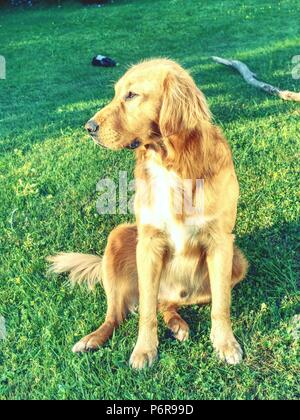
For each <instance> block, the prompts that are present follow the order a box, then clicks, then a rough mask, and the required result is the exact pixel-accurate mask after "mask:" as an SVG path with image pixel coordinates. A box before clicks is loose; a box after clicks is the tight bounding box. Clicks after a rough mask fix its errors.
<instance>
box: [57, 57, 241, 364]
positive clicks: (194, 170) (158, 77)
mask: <svg viewBox="0 0 300 420" xmlns="http://www.w3.org/2000/svg"><path fill="white" fill-rule="evenodd" d="M115 90H116V93H115V97H114V99H113V100H112V102H111V103H110V104H109V105H108V106H107V107H105V108H104V109H102V110H101V111H100V112H99V113H97V114H96V115H95V116H94V117H93V119H92V120H91V121H92V123H93V124H94V125H95V124H96V126H97V130H96V131H95V132H93V133H92V135H93V138H94V140H95V141H96V142H97V143H99V144H101V145H102V146H104V147H107V148H110V149H113V150H118V149H122V148H124V147H127V146H129V145H131V144H132V143H133V141H134V140H136V139H138V141H139V147H138V148H137V150H136V159H137V162H136V169H135V177H136V179H137V191H136V198H135V214H136V224H134V225H122V226H119V227H117V228H116V229H115V230H114V231H113V232H112V233H111V235H110V237H109V239H108V244H107V247H106V250H105V253H104V256H103V258H100V257H92V256H84V255H80V254H71V255H69V254H60V255H58V256H56V257H51V258H50V261H51V262H52V264H53V265H52V270H53V271H55V272H59V273H61V272H70V276H71V280H72V281H73V282H76V281H79V282H82V280H83V279H84V278H86V279H87V280H88V282H89V284H90V286H91V285H93V284H94V283H95V282H98V281H100V280H101V282H102V284H103V287H104V289H105V291H106V295H107V304H108V309H107V315H106V319H105V322H104V323H103V324H102V325H101V326H100V328H99V329H98V330H97V331H95V332H93V333H92V334H90V335H88V336H87V337H85V338H83V339H82V340H81V341H80V342H79V343H77V344H76V345H75V347H74V349H73V350H74V352H82V351H88V350H94V349H97V348H98V347H99V346H101V345H102V344H103V343H104V342H105V341H106V340H107V339H108V338H109V337H110V336H111V335H112V333H113V331H114V329H115V328H116V327H117V326H118V325H120V323H121V322H122V321H123V320H124V318H125V317H126V314H127V313H128V312H129V311H130V310H132V309H133V308H134V307H135V306H136V305H137V304H139V312H140V323H139V335H138V340H137V343H136V346H135V349H134V351H133V353H132V356H131V359H130V363H131V365H132V367H134V368H143V367H144V366H146V365H151V364H152V363H153V361H154V360H155V358H156V355H157V347H158V335H157V309H159V310H160V311H161V312H162V314H163V317H164V320H165V322H166V324H167V326H168V327H169V328H170V329H171V330H172V331H173V333H174V335H175V337H176V338H178V339H179V340H186V339H187V338H188V335H189V327H188V325H187V323H186V322H185V321H184V320H183V319H182V318H181V317H180V315H179V314H178V312H177V310H178V308H179V307H181V306H183V305H191V304H204V303H209V302H212V333H211V339H212V343H213V346H214V348H215V349H216V351H217V353H218V355H219V357H220V358H221V359H222V360H224V361H226V362H228V363H230V364H236V363H239V362H240V361H241V359H242V350H241V348H240V346H239V344H238V343H237V341H236V339H235V337H234V335H233V332H232V327H231V321H230V304H231V289H232V287H234V286H235V285H236V284H237V283H239V282H240V281H241V280H242V279H243V278H244V277H245V274H246V271H247V261H246V259H245V257H244V256H243V254H242V252H241V251H240V250H239V249H238V248H237V247H236V246H235V245H234V236H233V234H232V231H233V228H234V226H235V222H236V213H237V201H238V196H239V186H238V182H237V178H236V175H235V170H234V166H233V161H232V156H231V152H230V148H229V146H228V144H227V142H226V140H225V138H224V136H223V134H222V133H221V131H220V130H219V128H218V127H216V126H215V125H214V124H213V122H212V118H211V113H210V111H209V108H208V105H207V103H206V100H205V98H204V95H203V94H202V92H201V91H200V90H199V89H198V88H197V86H196V85H195V83H194V81H193V79H192V78H191V76H190V75H189V74H188V73H187V72H186V71H185V70H184V69H183V68H181V67H180V66H179V65H178V64H176V63H174V62H172V61H169V60H162V59H159V60H150V61H146V62H143V63H141V64H138V65H137V66H134V67H133V68H131V69H130V70H129V71H128V72H127V73H126V74H125V75H124V76H123V77H122V78H121V79H120V81H119V82H118V83H117V84H116V89H115ZM88 124H89V123H88ZM87 128H89V126H88V127H87ZM199 179H203V180H204V208H203V211H202V212H200V211H199V210H198V209H197V208H196V207H193V206H192V207H191V208H189V209H188V210H187V209H186V208H184V206H183V207H181V208H180V209H181V210H182V211H178V208H176V209H175V208H174V202H175V201H176V200H177V201H178V198H180V197H181V196H182V191H183V186H184V182H185V181H184V180H190V182H191V185H192V197H191V201H192V203H195V201H196V194H197V188H196V185H197V180H199ZM145 185H146V186H147V188H144V186H145Z"/></svg>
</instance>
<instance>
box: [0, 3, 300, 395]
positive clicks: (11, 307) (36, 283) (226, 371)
mask: <svg viewBox="0 0 300 420" xmlns="http://www.w3.org/2000/svg"><path fill="white" fill-rule="evenodd" d="M245 3H247V6H245ZM299 14H300V5H299V1H298V0H281V1H278V0H266V1H264V2H261V1H259V0H252V1H248V2H245V1H239V0H228V1H226V2H224V1H220V0H214V1H210V2H199V1H192V0H185V1H184V0H170V1H166V0H151V1H147V0H137V1H133V0H127V1H126V0H124V1H118V0H115V1H114V3H113V4H110V5H107V6H105V7H102V8H94V7H87V8H84V7H82V6H81V5H80V4H72V3H70V4H69V3H63V7H61V8H57V7H52V8H32V9H30V10H22V9H19V10H6V9H4V10H1V15H0V39H1V46H0V54H1V55H3V56H5V57H6V60H7V79H6V80H5V81H4V80H0V191H1V199H0V228H1V237H0V246H1V265H0V284H1V288H0V315H3V316H4V317H5V319H6V322H7V330H8V336H7V339H6V340H5V341H2V342H0V399H8V398H13V399H23V398H26V399H39V398H41V399H46V398H51V399H76V398H78V399H84V398H85V399H104V398H105V399H114V398H116V399H118V398H119V399H150V398H155V399H163V398H168V399H177V398H179V399H221V398H222V399H287V398H288V399H295V398H299V396H300V387H299V385H300V384H299V358H298V356H299V344H298V343H297V341H296V338H294V337H293V334H292V327H291V322H292V318H293V317H294V315H295V314H297V313H299V306H300V305H299V294H298V292H297V278H298V276H299V270H298V268H297V261H296V253H297V230H298V221H297V218H298V216H299V200H298V199H297V193H298V184H299V164H298V160H297V159H298V158H299V155H298V157H297V153H298V152H299V139H300V134H299V133H300V124H299V115H300V111H299V105H298V104H296V103H287V102H282V101H280V100H279V99H277V98H274V97H269V96H267V95H265V94H264V93H262V92H260V91H257V90H255V89H253V88H251V87H249V86H247V85H246V84H245V83H244V81H243V80H242V78H241V77H240V76H238V75H237V74H236V73H235V72H234V71H231V70H230V69H227V68H224V67H222V66H218V65H216V64H214V63H213V62H212V61H211V60H210V56H211V55H220V56H224V57H229V58H230V57H234V58H237V59H241V60H244V61H245V62H247V63H248V64H249V65H250V67H252V68H253V70H255V71H256V72H257V73H258V74H259V75H260V76H261V78H263V79H264V80H266V81H269V82H272V83H273V84H275V85H280V86H282V87H283V88H284V89H291V90H297V91H299V90H300V81H299V80H293V78H292V76H291V71H292V67H293V65H292V57H293V56H294V55H297V54H300V45H299V37H300V27H299ZM97 53H104V54H108V55H110V56H111V57H113V58H116V59H117V60H118V61H119V63H120V66H118V67H116V68H114V69H97V68H93V67H92V66H91V65H90V60H91V58H92V57H93V55H94V54H97ZM154 56H167V57H170V58H173V59H175V60H178V61H179V62H180V63H181V64H183V65H184V66H185V67H186V68H188V69H189V70H190V71H191V72H192V74H193V76H194V78H195V79H196V81H197V83H198V85H199V86H200V87H201V88H202V90H203V91H204V93H205V94H206V95H207V97H208V101H209V104H210V106H211V108H212V111H213V113H214V115H215V119H216V122H217V123H218V124H219V125H221V126H222V128H223V130H224V132H225V134H226V136H227V138H228V140H229V142H230V145H231V147H232V150H233V155H234V160H235V164H236V170H237V173H238V177H239V181H240V185H241V199H240V204H239V217H238V224H237V228H236V234H237V241H238V243H239V244H240V246H241V247H242V249H243V250H244V252H245V253H246V255H247V257H248V258H249V260H250V263H251V269H250V272H249V274H248V276H247V281H245V282H244V283H243V284H241V285H240V286H239V287H238V288H237V289H236V290H235V291H234V293H233V308H232V318H233V325H234V331H235V333H236V335H237V336H238V338H239V340H240V342H241V343H242V345H243V348H244V350H245V354H246V357H245V361H244V363H243V364H242V365H240V366H237V367H229V366H225V365H223V364H222V363H220V362H219V361H218V360H217V359H216V357H215V356H214V354H213V352H212V348H211V345H210V342H209V328H210V320H209V311H210V309H209V307H203V308H199V307H196V306H195V307H190V308H186V309H184V310H182V314H183V316H184V318H185V319H186V320H187V321H188V322H189V323H190V324H191V328H192V336H191V339H190V341H189V342H188V343H185V344H180V343H178V342H175V341H174V340H173V339H172V338H170V336H169V335H168V334H167V331H166V328H165V327H164V325H163V324H162V323H161V322H160V341H161V343H160V359H159V361H158V362H157V363H156V364H155V366H154V367H153V368H152V369H151V370H147V371H144V372H134V371H132V370H130V369H129V367H128V359H129V356H130V353H131V351H132V348H133V346H134V344H135V340H136V337H137V325H138V316H137V315H133V316H131V317H130V318H129V320H128V321H127V322H126V323H124V324H123V325H122V327H121V328H120V329H119V330H118V331H117V332H116V333H115V335H114V337H113V338H112V340H111V341H110V342H109V343H108V344H107V345H106V346H104V347H103V348H102V349H101V350H100V351H99V352H98V353H95V354H88V355H84V356H81V357H77V356H74V355H73V354H72V353H71V352H70V349H71V347H72V345H73V344H74V343H75V342H76V340H78V339H79V338H81V336H82V335H84V334H86V333H89V332H90V331H92V329H94V328H96V327H97V326H98V324H99V323H100V322H101V321H102V320H103V318H104V315H105V309H106V305H105V296H104V292H103V291H102V290H101V289H100V288H99V290H98V291H97V293H96V294H87V293H86V292H85V291H84V290H80V289H76V290H75V291H73V292H72V291H71V290H70V289H69V287H68V286H67V284H66V282H64V281H63V280H62V279H61V278H49V277H47V275H46V269H47V266H46V264H45V257H46V256H47V255H48V254H51V253H54V252H56V251H60V250H64V251H68V250H69V251H74V250H76V251H81V252H88V253H90V252H97V253H100V254H101V253H102V252H103V249H104V246H105V243H106V238H107V235H108V234H109V232H110V231H111V229H113V227H114V226H116V225H118V224H119V223H120V222H122V221H124V220H128V219H129V217H124V216H115V217H108V216H105V217H102V216H99V215H98V214H97V212H96V200H97V193H96V182H97V181H98V180H99V179H100V178H103V177H107V176H109V177H113V178H116V177H117V173H118V171H119V170H128V171H129V172H130V173H131V172H132V170H133V167H134V160H133V156H132V154H131V153H130V152H121V153H113V152H110V151H105V150H101V149H100V148H95V147H94V146H93V144H92V142H91V141H90V140H89V139H88V138H87V136H86V135H85V133H84V130H83V124H84V123H85V122H86V121H87V120H88V119H89V118H90V117H91V116H92V115H93V113H94V112H95V111H96V110H98V109H99V108H101V107H102V106H103V105H104V104H106V103H107V102H108V101H109V100H110V98H111V96H112V94H113V89H112V86H113V82H114V81H116V80H117V79H118V78H119V76H121V75H122V73H123V72H124V71H125V69H126V68H127V66H128V65H129V64H131V63H134V62H137V61H139V60H141V59H144V58H147V57H154ZM297 373H298V377H297Z"/></svg>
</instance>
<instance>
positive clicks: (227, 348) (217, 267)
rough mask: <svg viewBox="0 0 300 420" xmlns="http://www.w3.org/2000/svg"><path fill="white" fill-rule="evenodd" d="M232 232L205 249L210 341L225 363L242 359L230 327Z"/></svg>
mask: <svg viewBox="0 0 300 420" xmlns="http://www.w3.org/2000/svg"><path fill="white" fill-rule="evenodd" d="M232 259H233V235H229V234H224V235H222V237H221V238H218V241H217V242H213V243H212V244H211V246H210V247H209V249H208V253H207V264H208V270H209V278H210V285H211V293H212V313H211V315H212V332H211V340H212V343H213V346H214V348H215V350H216V351H217V353H218V355H219V357H220V358H221V359H222V360H224V361H226V362H227V363H229V364H237V363H240V362H241V360H242V356H243V352H242V350H241V347H240V345H239V344H238V342H237V341H236V339H235V337H234V335H233V332H232V326H231V320H230V306H231V277H232Z"/></svg>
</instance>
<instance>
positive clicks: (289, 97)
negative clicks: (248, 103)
mask: <svg viewBox="0 0 300 420" xmlns="http://www.w3.org/2000/svg"><path fill="white" fill-rule="evenodd" d="M212 59H213V60H214V61H215V62H216V63H219V64H224V65H225V66H230V67H233V68H235V69H236V70H237V71H238V72H239V73H240V74H241V75H242V76H243V78H244V80H245V81H246V82H247V83H248V84H249V85H251V86H254V87H256V88H258V89H262V90H264V91H265V92H267V93H269V94H270V95H276V96H278V97H279V98H281V99H283V100H285V101H297V102H299V101H300V92H299V93H297V92H291V91H289V90H280V89H279V88H277V87H274V86H272V85H269V84H268V83H264V82H260V81H259V80H257V78H256V77H257V76H256V74H255V73H253V72H252V71H251V70H250V69H249V67H248V66H246V64H244V63H242V62H241V61H238V60H226V59H224V58H220V57H212Z"/></svg>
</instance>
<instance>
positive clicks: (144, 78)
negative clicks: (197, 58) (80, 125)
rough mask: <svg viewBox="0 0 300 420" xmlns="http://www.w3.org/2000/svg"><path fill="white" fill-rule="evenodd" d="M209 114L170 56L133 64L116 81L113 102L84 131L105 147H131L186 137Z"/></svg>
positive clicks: (208, 118)
mask: <svg viewBox="0 0 300 420" xmlns="http://www.w3.org/2000/svg"><path fill="white" fill-rule="evenodd" d="M210 119H211V114H210V111H209V109H208V106H207V103H206V100H205V98H204V95H203V94H202V92H201V91H200V90H199V89H198V88H197V86H196V84H195V83H194V81H193V79H192V78H191V77H190V75H189V74H188V73H187V72H186V71H185V70H184V69H183V68H182V67H180V66H179V65H178V64H176V63H175V62H173V61H170V60H164V59H158V60H150V61H146V62H143V63H141V64H138V65H136V66H134V67H132V68H131V69H130V70H128V71H127V73H126V74H125V75H124V76H123V77H122V78H121V79H120V80H119V81H118V82H117V84H116V86H115V97H114V99H113V100H112V102H111V103H110V104H109V105H107V106H106V107H105V108H103V109H102V110H101V111H100V112H98V113H97V114H96V115H95V116H94V117H93V118H92V119H91V120H90V121H89V122H88V123H87V124H86V129H87V130H88V132H89V133H90V135H91V136H92V138H93V139H94V140H95V141H96V143H98V144H100V145H102V146H104V147H107V148H109V149H113V150H117V149H122V148H130V149H136V148H138V147H142V146H149V145H151V144H152V145H155V144H161V143H163V142H164V139H167V138H169V137H171V136H177V137H178V138H185V137H186V135H187V134H188V133H190V132H192V131H194V130H195V129H196V128H197V127H199V124H201V123H203V121H209V120H210Z"/></svg>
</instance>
